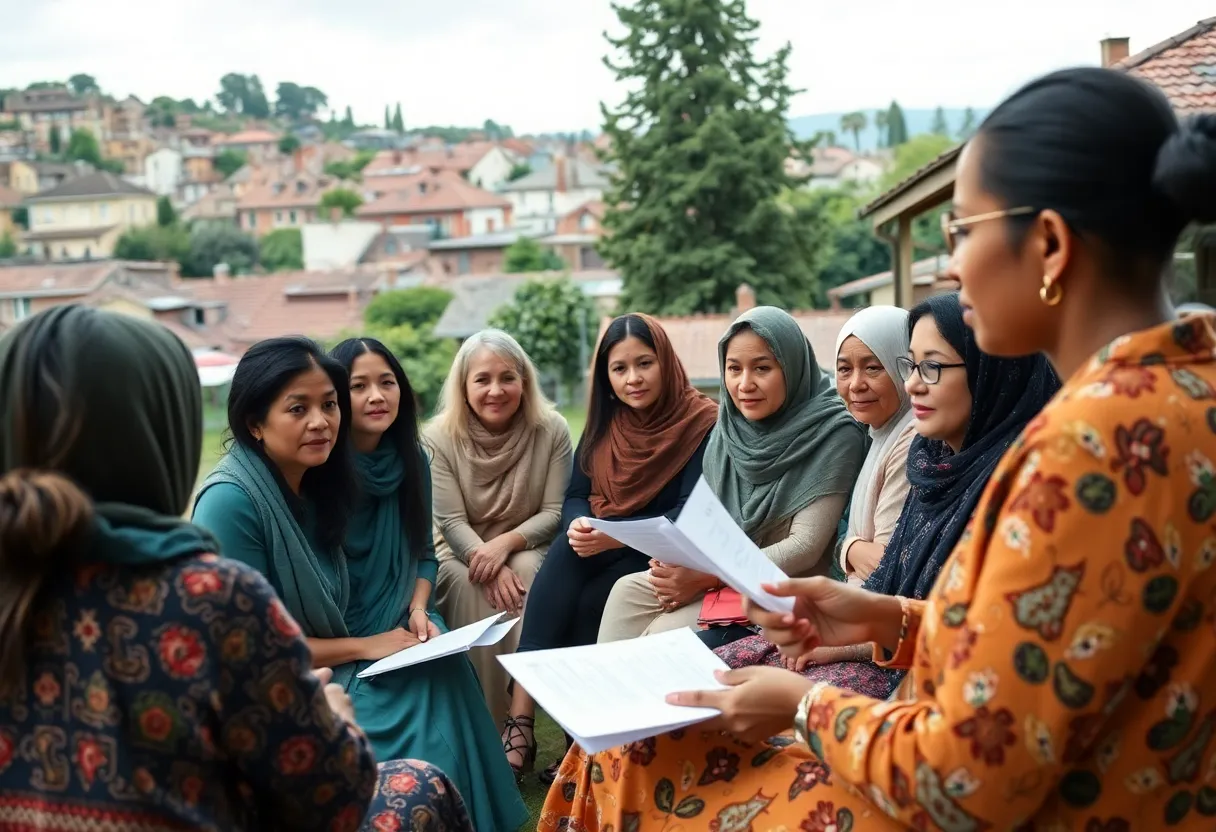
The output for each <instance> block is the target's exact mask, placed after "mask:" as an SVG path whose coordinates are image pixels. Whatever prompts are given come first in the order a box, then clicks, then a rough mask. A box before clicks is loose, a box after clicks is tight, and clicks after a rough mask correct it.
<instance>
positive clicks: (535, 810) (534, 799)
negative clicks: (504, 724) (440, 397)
mask: <svg viewBox="0 0 1216 832" xmlns="http://www.w3.org/2000/svg"><path fill="white" fill-rule="evenodd" d="M562 415H563V416H565V417H566V421H567V422H569V424H570V436H571V439H572V440H573V441H574V443H575V444H578V439H579V437H580V436H582V434H583V425H584V423H585V422H586V419H587V414H586V412H585V411H584V410H582V409H577V410H563V411H562ZM224 422H225V415H224V412H223V411H222V410H220V409H217V408H210V407H209V408H207V410H206V413H205V419H204V424H205V426H206V431H205V433H204V434H203V456H202V460H201V464H200V466H199V482H200V483H201V482H202V481H203V478H204V477H206V476H207V474H209V473H210V472H211V469H212V468H213V467H215V464H216V463H217V462H218V461H219V458H220V456H221V455H222V454H223V439H222V433H223V426H224ZM536 740H537V747H538V750H537V753H536V767H537V770H538V771H539V770H543V769H544V768H545V767H546V766H548V765H549V764H550V763H552V762H553V761H554V760H556V759H557V758H558V757H559V756H561V755H562V754H563V753H565V750H566V740H565V737H564V736H563V734H562V729H561V728H558V727H557V725H556V724H555V723H554V722H553V720H551V719H549V717H548V715H547V714H545V713H544V712H543V711H539V712H538V713H537V719H536ZM546 792H547V789H546V787H545V786H543V785H541V782H540V780H538V779H537V777H536V772H533V773H531V774H529V775H527V776H526V777H525V778H524V781H523V783H522V784H521V786H520V794H521V795H522V796H523V799H524V803H526V804H527V806H528V811H529V812H530V813H531V816H530V818H529V820H528V823H527V824H525V825H524V826H523V827H521V830H522V829H535V828H536V825H537V823H538V822H539V821H540V810H541V806H543V805H544V802H545V794H546Z"/></svg>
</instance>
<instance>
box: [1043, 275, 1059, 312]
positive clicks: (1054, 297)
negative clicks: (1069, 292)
mask: <svg viewBox="0 0 1216 832" xmlns="http://www.w3.org/2000/svg"><path fill="white" fill-rule="evenodd" d="M1063 299H1064V289H1063V287H1061V286H1060V284H1059V283H1056V282H1055V281H1053V280H1052V279H1051V278H1050V277H1044V278H1043V286H1042V288H1040V289H1039V300H1041V301H1043V303H1045V304H1046V305H1047V306H1055V305H1056V304H1058V303H1059V302H1060V301H1061V300H1063Z"/></svg>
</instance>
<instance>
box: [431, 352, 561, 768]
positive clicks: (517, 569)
mask: <svg viewBox="0 0 1216 832" xmlns="http://www.w3.org/2000/svg"><path fill="white" fill-rule="evenodd" d="M424 439H425V441H426V444H427V447H428V448H429V449H430V451H431V455H432V459H431V477H432V482H433V487H434V509H433V510H434V515H435V553H436V555H437V557H438V558H439V579H438V584H437V604H438V607H439V611H440V612H441V613H442V614H443V617H444V619H445V620H446V621H447V623H448V625H449V626H451V627H453V628H456V627H463V626H464V625H466V624H471V623H473V622H475V621H480V620H482V619H484V618H486V617H488V616H490V615H493V614H494V613H496V612H502V611H504V610H506V611H509V612H521V611H522V610H523V606H524V598H525V597H526V596H527V594H528V592H529V591H530V589H531V587H532V581H533V579H534V578H535V577H536V572H537V570H538V569H540V564H541V560H542V559H543V557H544V553H545V550H546V549H548V548H549V544H550V543H551V542H552V540H553V536H554V535H555V534H556V533H557V529H558V522H559V520H560V519H561V512H562V497H563V495H564V494H565V493H566V485H567V483H569V481H570V456H571V448H570V428H569V426H568V425H567V424H566V420H565V419H563V418H562V416H561V414H560V413H558V412H557V411H556V410H554V409H553V407H552V406H551V405H550V404H549V403H548V402H547V401H545V399H544V397H543V396H542V395H541V392H540V386H539V385H538V384H537V381H536V368H535V367H533V365H532V361H531V360H530V359H529V358H528V355H527V353H525V352H524V351H523V348H522V347H520V346H519V344H518V343H517V342H516V341H515V339H514V338H512V337H511V336H510V335H508V334H507V333H505V332H502V331H501V330H497V329H487V330H483V331H482V332H479V333H477V334H476V335H474V336H472V337H471V338H469V339H468V340H466V341H465V342H464V344H463V345H462V346H461V348H460V352H459V353H457V355H456V360H455V361H454V362H453V363H452V369H451V371H450V372H449V373H448V378H447V381H446V382H445V383H444V388H443V394H442V396H441V397H440V403H439V409H438V412H437V413H436V415H435V418H434V419H433V420H432V421H431V423H430V424H429V425H428V426H427V428H426V430H425V432H424ZM518 633H519V630H518V628H517V629H515V630H512V631H511V633H509V634H508V635H507V637H506V638H505V639H503V640H502V641H501V642H499V643H498V644H496V645H494V646H493V647H484V648H480V649H478V650H475V651H473V652H472V653H470V654H469V658H470V660H471V661H472V662H473V666H474V667H475V668H476V669H477V675H478V678H480V680H481V686H482V690H483V692H484V693H485V697H486V704H487V705H488V706H489V708H490V713H491V714H493V715H494V718H495V719H496V720H497V719H501V718H502V717H504V716H506V715H507V704H508V701H507V681H508V680H507V673H506V670H504V669H503V667H502V665H501V664H499V662H498V655H499V654H500V653H511V652H513V651H514V650H515V646H516V644H517V643H518V640H519V636H518ZM515 762H516V763H518V762H519V761H518V760H516V761H515Z"/></svg>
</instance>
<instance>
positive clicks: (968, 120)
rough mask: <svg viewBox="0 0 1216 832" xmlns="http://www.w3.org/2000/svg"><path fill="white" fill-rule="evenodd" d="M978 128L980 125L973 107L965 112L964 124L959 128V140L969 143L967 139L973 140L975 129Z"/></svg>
mask: <svg viewBox="0 0 1216 832" xmlns="http://www.w3.org/2000/svg"><path fill="white" fill-rule="evenodd" d="M978 126H979V125H978V123H977V120H976V118H975V110H974V109H972V108H971V107H968V108H967V109H966V110H963V123H962V124H961V125H959V128H958V137H959V140H960V141H964V142H965V141H967V139H969V138H971V137H972V136H973V135H974V134H975V128H976V127H978Z"/></svg>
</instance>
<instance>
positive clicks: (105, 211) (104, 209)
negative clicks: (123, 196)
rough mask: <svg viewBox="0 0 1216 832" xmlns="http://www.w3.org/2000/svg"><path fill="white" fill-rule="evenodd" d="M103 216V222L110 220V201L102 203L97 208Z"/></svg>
mask: <svg viewBox="0 0 1216 832" xmlns="http://www.w3.org/2000/svg"><path fill="white" fill-rule="evenodd" d="M97 210H98V213H99V215H100V216H101V221H102V222H109V219H110V204H109V203H108V202H103V203H101V207H100V208H98V209H97Z"/></svg>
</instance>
